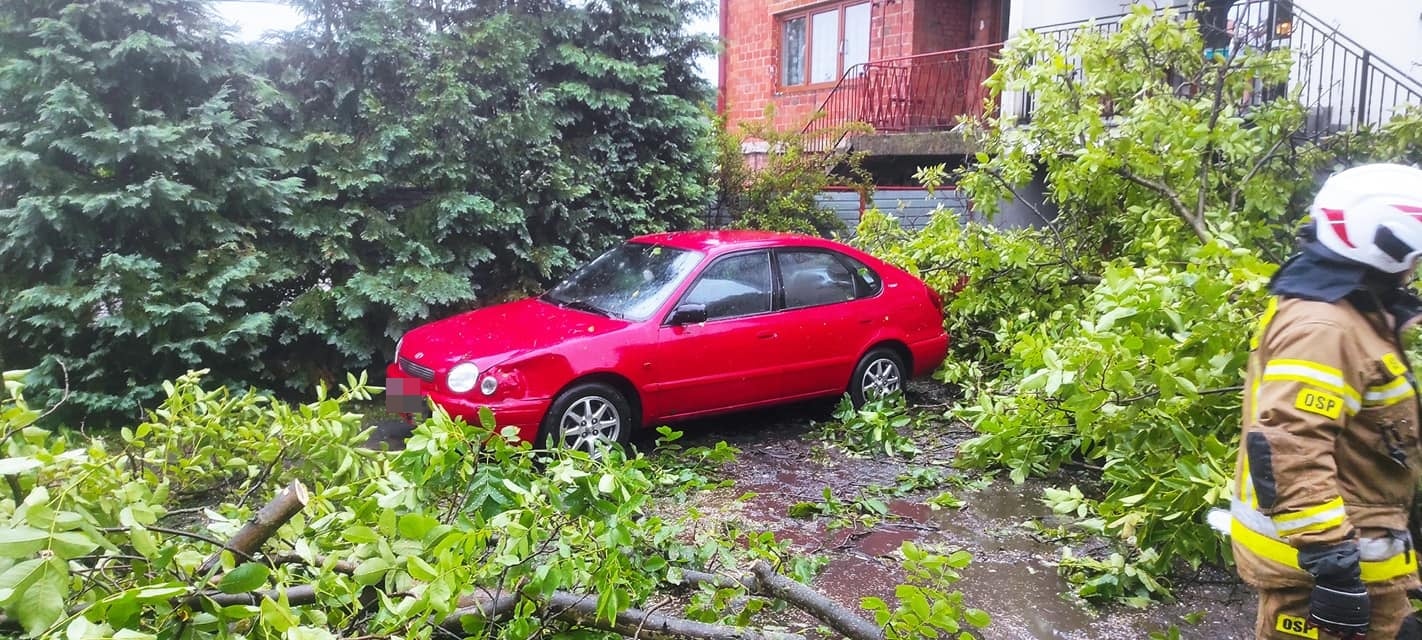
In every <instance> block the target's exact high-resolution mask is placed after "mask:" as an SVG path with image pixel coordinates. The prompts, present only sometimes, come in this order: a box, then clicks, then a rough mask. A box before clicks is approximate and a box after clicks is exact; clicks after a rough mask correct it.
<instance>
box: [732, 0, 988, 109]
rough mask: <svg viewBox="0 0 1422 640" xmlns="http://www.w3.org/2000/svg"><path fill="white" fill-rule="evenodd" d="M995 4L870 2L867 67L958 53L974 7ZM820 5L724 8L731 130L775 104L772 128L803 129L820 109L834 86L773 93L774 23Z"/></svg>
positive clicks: (784, 2) (770, 1)
mask: <svg viewBox="0 0 1422 640" xmlns="http://www.w3.org/2000/svg"><path fill="white" fill-rule="evenodd" d="M995 1H997V0H873V4H872V6H871V7H870V24H869V59H870V60H884V59H887V58H897V57H901V56H907V55H913V54H916V53H924V52H929V51H939V50H943V49H949V48H956V47H964V46H968V45H967V40H968V26H969V22H970V18H971V13H972V4H973V3H974V2H995ZM817 4H822V3H820V2H807V1H806V0H724V4H723V5H722V6H723V9H722V10H723V11H724V12H725V15H726V29H725V34H723V36H724V38H725V48H724V50H723V51H722V53H721V56H722V63H723V64H724V65H725V78H726V83H725V86H724V87H723V88H722V91H723V95H722V99H723V101H724V104H723V107H724V109H725V113H726V117H727V122H728V123H729V124H730V125H731V126H732V127H735V126H736V125H737V124H738V123H740V122H744V121H746V120H755V119H759V118H760V117H761V115H762V114H763V113H764V111H765V107H766V105H767V104H772V103H773V104H774V105H775V109H776V117H775V123H776V126H778V127H782V128H788V127H792V126H799V125H801V124H802V123H804V122H805V120H806V118H808V117H809V115H810V114H811V113H813V112H814V110H815V109H818V108H819V107H820V105H821V104H823V103H824V100H825V97H826V96H827V95H829V92H830V89H831V88H833V84H830V85H828V86H820V87H809V88H804V87H791V88H787V89H784V90H782V89H781V88H780V87H779V77H778V75H777V74H778V70H779V61H780V59H779V55H780V52H779V50H778V49H777V46H778V44H779V39H780V38H779V34H778V32H777V30H778V29H779V24H778V23H777V22H776V19H775V16H776V15H779V14H782V13H785V12H788V11H794V10H796V9H802V8H806V7H812V6H815V5H817ZM943 30H947V32H946V34H940V32H941V31H943Z"/></svg>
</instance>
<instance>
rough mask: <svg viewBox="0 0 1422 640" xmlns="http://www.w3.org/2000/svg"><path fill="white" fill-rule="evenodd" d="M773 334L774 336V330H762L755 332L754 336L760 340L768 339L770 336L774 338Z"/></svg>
mask: <svg viewBox="0 0 1422 640" xmlns="http://www.w3.org/2000/svg"><path fill="white" fill-rule="evenodd" d="M775 336H776V333H775V332H774V331H762V332H760V333H757V334H755V337H756V338H759V339H761V340H770V339H771V338H774V337H775Z"/></svg>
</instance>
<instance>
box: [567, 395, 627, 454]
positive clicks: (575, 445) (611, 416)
mask: <svg viewBox="0 0 1422 640" xmlns="http://www.w3.org/2000/svg"><path fill="white" fill-rule="evenodd" d="M558 432H559V435H561V436H562V439H563V443H564V444H566V445H567V446H568V447H569V448H571V449H581V450H583V451H586V452H588V453H589V454H592V455H597V454H598V443H599V442H601V443H604V444H611V443H613V442H616V441H617V440H618V437H619V436H621V435H622V416H621V414H619V413H618V411H617V407H616V406H615V405H613V404H612V401H611V400H608V399H607V398H604V397H602V396H585V397H582V398H578V399H577V400H576V401H574V402H573V404H572V405H571V406H569V407H568V410H567V411H564V412H563V416H562V417H561V418H559V420H558Z"/></svg>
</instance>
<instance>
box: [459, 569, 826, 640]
mask: <svg viewBox="0 0 1422 640" xmlns="http://www.w3.org/2000/svg"><path fill="white" fill-rule="evenodd" d="M796 584H798V583H796ZM461 602H468V603H469V604H468V605H467V606H464V607H461V608H459V609H457V610H455V611H454V612H453V613H451V614H450V615H449V616H448V617H446V618H445V619H444V621H443V622H441V623H440V628H441V629H443V630H445V631H448V632H450V633H455V634H461V635H462V634H463V632H464V625H463V622H462V620H463V619H464V618H465V617H466V616H473V617H475V618H482V619H484V620H486V621H491V622H493V621H498V620H500V619H502V618H504V617H506V616H508V615H509V614H510V613H512V612H513V609H514V606H515V605H517V604H518V602H519V596H517V595H515V594H511V593H503V594H498V595H492V594H480V595H476V596H472V597H470V598H466V599H465V600H463V601H461ZM538 611H539V612H540V613H544V614H551V617H553V618H554V619H556V620H561V621H563V622H571V623H573V624H576V625H580V626H583V627H588V628H592V629H602V630H604V631H612V632H614V633H619V634H622V635H624V636H627V637H629V638H639V639H641V638H647V639H650V640H678V639H684V638H695V639H697V640H804V636H801V635H799V634H794V633H783V632H779V631H767V630H762V629H747V628H743V627H731V626H726V625H718V624H709V623H705V622H697V621H695V620H688V619H686V618H677V617H673V616H668V615H663V614H659V613H655V612H651V611H643V610H641V609H625V610H623V611H621V612H619V613H618V614H617V616H616V618H615V619H613V620H611V621H609V620H608V619H607V618H604V617H601V616H599V615H598V613H597V598H596V597H595V596H589V595H583V594H576V593H568V592H565V591H558V592H555V593H554V594H553V595H552V596H550V597H548V598H546V599H541V600H539V601H538Z"/></svg>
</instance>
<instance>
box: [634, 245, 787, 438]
mask: <svg viewBox="0 0 1422 640" xmlns="http://www.w3.org/2000/svg"><path fill="white" fill-rule="evenodd" d="M771 274H772V272H771V266H770V252H769V251H765V250H760V251H751V252H745V253H736V254H731V255H727V256H724V257H721V258H718V259H717V260H716V261H715V262H713V263H712V264H710V265H709V266H707V267H706V269H705V270H703V271H702V273H701V274H700V275H699V276H697V279H696V281H695V282H693V283H692V284H691V286H690V287H688V288H687V291H686V293H685V294H684V295H683V296H682V298H681V300H680V301H679V302H678V303H677V305H674V307H679V306H682V305H689V304H691V305H703V306H704V307H705V309H706V321H705V322H698V323H691V324H675V325H673V324H669V323H668V322H663V324H662V326H661V327H660V329H659V335H658V339H657V347H656V353H655V356H654V357H653V359H652V362H651V366H650V371H649V373H650V378H651V379H652V380H653V382H652V384H650V385H648V393H649V394H651V395H654V396H655V398H654V399H655V404H656V406H657V408H658V411H659V413H661V414H662V416H663V417H671V416H679V415H686V414H693V413H704V412H708V411H715V410H720V409H729V408H733V407H741V406H745V405H750V404H756V403H760V402H764V401H767V400H772V399H774V398H776V397H778V396H779V395H780V393H781V391H780V377H781V376H780V363H781V358H780V342H779V340H780V335H779V333H778V332H777V331H776V330H775V329H774V328H773V327H771V326H770V320H771V318H772V317H773V316H774V315H775V314H774V313H773V311H772V309H773V307H772V300H773V294H774V286H773V283H772V275H771Z"/></svg>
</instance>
